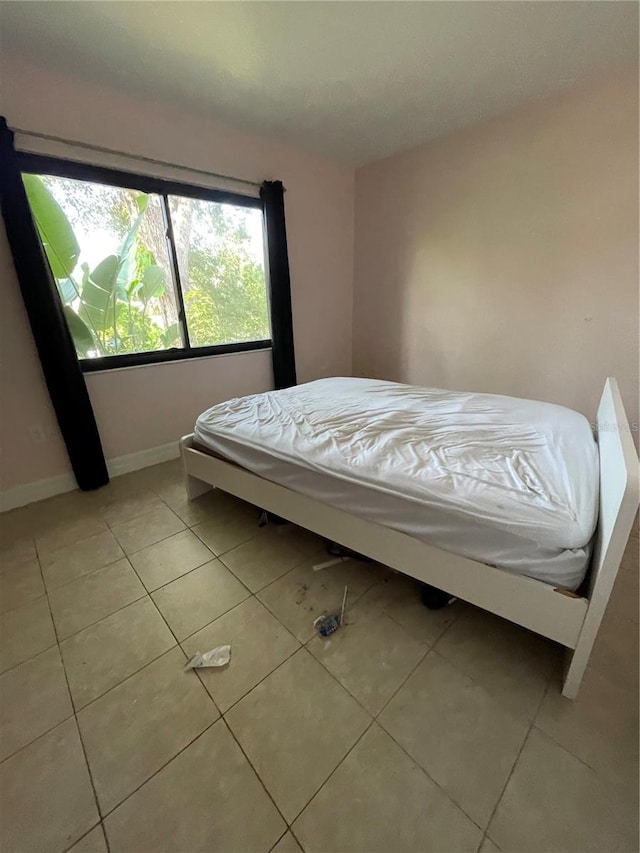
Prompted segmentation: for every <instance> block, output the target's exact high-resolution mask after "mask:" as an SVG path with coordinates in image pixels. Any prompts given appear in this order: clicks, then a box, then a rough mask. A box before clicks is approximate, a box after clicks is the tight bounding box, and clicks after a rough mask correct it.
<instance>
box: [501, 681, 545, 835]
mask: <svg viewBox="0 0 640 853" xmlns="http://www.w3.org/2000/svg"><path fill="white" fill-rule="evenodd" d="M552 678H553V676H552V675H549V678H548V679H547V684H546V686H545V689H544V690H543V692H542V696H541V697H540V701H539V702H538V705H537V707H536V711H535V713H534V714H533V716H532V717H531V722H530V723H529V727H528V729H527V733H526V734H525V736H524V739H523V741H522V744H521V746H520V749H519V750H518V754H517V755H516V757H515V759H514V762H513V764H512V766H511V770H510V771H509V775H508V776H507V779H506V781H505V783H504V785H503V787H502V790H501V791H500V794H499V796H498V799H497V800H496V804H495V806H494V807H493V810H492V811H491V814H490V815H489V820H488V821H487V826H486V828H485V831H484V837H485V838H486V837H487V836H488V834H489V827H490V826H491V822H492V821H493V819H494V817H495V815H496V812H497V811H498V807H499V806H500V803H501V802H502V798H503V797H504V794H505V791H506V790H507V788H508V786H509V782H510V781H511V777H512V776H513V774H514V772H515V769H516V767H517V765H518V762H519V761H520V756H521V755H522V753H523V751H524V748H525V746H526V744H527V741H528V740H529V737H530V735H531V731H532V730H533V727H534V723H535V719H536V717H537V716H538V714H539V712H540V708H542V704H543V702H544V700H545V697H546V695H547V693H548V692H549V687H550V686H551V680H552ZM489 840H490V841H493V839H492V838H491V836H489Z"/></svg>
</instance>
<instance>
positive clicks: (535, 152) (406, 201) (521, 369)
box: [354, 69, 640, 440]
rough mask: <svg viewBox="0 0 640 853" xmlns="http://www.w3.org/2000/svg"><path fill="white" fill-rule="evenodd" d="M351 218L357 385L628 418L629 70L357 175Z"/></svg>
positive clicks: (631, 379) (631, 259) (634, 302)
mask: <svg viewBox="0 0 640 853" xmlns="http://www.w3.org/2000/svg"><path fill="white" fill-rule="evenodd" d="M355 221H356V244H355V284H354V371H355V373H356V374H358V375H368V376H376V377H384V378H387V379H395V380H399V381H404V382H411V383H416V384H423V385H433V386H436V387H442V388H452V389H460V390H473V391H486V392H494V393H501V394H510V395H513V396H521V397H531V398H534V399H540V400H548V401H551V402H556V403H561V404H564V405H567V406H569V407H571V408H574V409H577V410H578V411H581V412H583V413H584V414H585V415H587V416H588V417H589V418H592V417H593V415H594V414H595V410H596V407H597V403H598V398H599V395H600V393H601V390H602V386H603V384H604V380H605V378H606V377H607V376H608V375H610V376H615V377H617V379H618V380H619V382H620V387H621V390H622V394H623V397H624V400H625V404H626V407H627V411H628V414H629V417H630V419H631V420H632V421H633V422H635V423H637V422H638V421H639V420H640V418H639V417H638V78H637V69H634V70H633V71H631V72H630V73H629V74H628V75H621V76H616V77H615V78H611V79H608V80H601V81H598V82H591V83H589V84H587V85H583V86H581V87H580V88H577V89H574V90H573V91H567V92H566V93H565V94H564V95H562V96H560V97H554V98H552V99H548V100H543V101H538V102H536V103H531V104H528V105H526V106H523V107H521V108H519V109H517V110H514V111H513V112H511V113H509V114H506V115H504V116H502V117H500V118H497V119H494V120H491V121H487V122H484V123H483V124H479V125H476V126H474V127H470V128H467V129H466V130H462V131H459V132H456V133H454V134H451V135H450V136H447V137H446V138H442V139H438V140H435V141H434V142H432V143H430V144H428V145H425V146H422V147H420V148H417V149H415V150H412V151H409V152H407V153H404V154H399V155H397V156H394V157H389V158H387V159H385V160H381V161H379V162H377V163H373V164H372V165H369V166H365V167H364V168H362V169H359V170H358V171H357V172H356V215H355ZM636 440H637V433H636Z"/></svg>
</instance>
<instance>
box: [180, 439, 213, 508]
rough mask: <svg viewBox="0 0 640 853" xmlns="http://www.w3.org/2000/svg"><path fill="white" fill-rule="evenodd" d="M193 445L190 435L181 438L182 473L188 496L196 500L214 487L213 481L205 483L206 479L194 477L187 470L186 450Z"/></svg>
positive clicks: (191, 499)
mask: <svg viewBox="0 0 640 853" xmlns="http://www.w3.org/2000/svg"><path fill="white" fill-rule="evenodd" d="M190 446H191V442H190V437H189V436H185V437H184V438H181V439H180V455H181V456H182V475H183V477H184V488H185V491H186V493H187V497H188V498H189V500H190V501H193V500H195V499H196V498H198V497H200V495H204V494H205V492H210V491H211V489H213V486H212V485H211V483H205V481H204V480H199V479H198V478H197V477H193V476H192V475H191V474H189V473H188V472H187V459H186V455H185V454H186V451H187V450H188V449H189V447H190Z"/></svg>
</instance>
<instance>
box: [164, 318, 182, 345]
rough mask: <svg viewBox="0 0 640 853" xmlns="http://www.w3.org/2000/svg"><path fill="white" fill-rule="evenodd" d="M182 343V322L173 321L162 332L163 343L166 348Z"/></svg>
mask: <svg viewBox="0 0 640 853" xmlns="http://www.w3.org/2000/svg"><path fill="white" fill-rule="evenodd" d="M179 343H180V324H179V323H172V324H171V325H170V326H169V328H168V329H166V330H165V331H164V332H163V333H162V345H163V346H164V347H165V348H167V349H168V348H169V347H171V346H175V345H176V344H179Z"/></svg>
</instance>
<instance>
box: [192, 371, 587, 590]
mask: <svg viewBox="0 0 640 853" xmlns="http://www.w3.org/2000/svg"><path fill="white" fill-rule="evenodd" d="M194 437H195V440H196V441H197V442H198V443H200V444H202V445H203V446H205V447H207V448H209V449H211V450H213V451H214V452H216V453H218V454H220V455H221V456H223V457H225V458H227V459H229V460H231V461H233V462H235V463H237V464H239V465H242V466H243V467H244V468H247V469H248V470H250V471H254V472H255V473H257V474H260V475H261V476H263V477H265V478H266V479H269V480H272V481H273V482H277V483H280V484H282V485H285V486H287V487H289V488H291V489H294V490H296V491H299V492H301V493H303V494H306V495H309V496H311V497H314V498H317V499H318V500H321V501H324V502H325V503H330V504H331V505H333V506H337V507H339V508H341V509H345V510H348V511H349V512H352V513H354V514H355V515H359V516H361V517H363V518H367V519H369V520H371V521H375V522H377V523H379V524H383V525H386V526H388V527H392V528H394V529H396V530H401V531H402V532H404V533H408V534H409V535H411V536H414V537H416V538H418V539H421V540H423V541H425V542H429V543H430V544H431V545H435V546H436V547H439V548H443V549H444V550H447V551H452V552H454V553H458V554H461V555H463V556H467V557H470V558H472V559H474V560H480V561H481V562H485V563H489V564H492V565H496V566H500V567H502V568H505V569H509V570H511V571H514V572H518V573H520V574H525V575H528V576H530V577H535V578H538V579H539V580H542V581H545V582H547V583H552V584H556V585H558V586H562V587H565V588H567V589H575V588H577V586H578V585H579V584H580V582H581V580H582V578H583V577H584V574H585V572H586V568H587V565H588V561H589V556H590V542H591V539H592V537H593V533H594V530H595V525H596V520H597V508H598V451H597V445H596V444H595V441H594V439H593V435H592V432H591V428H590V425H589V423H588V421H587V420H586V418H584V417H583V416H582V415H580V414H578V413H577V412H574V411H571V410H570V409H566V408H564V407H562V406H556V405H552V404H550V403H540V402H535V401H532V400H521V399H516V398H513V397H503V396H497V395H489V394H470V393H458V392H450V391H442V390H440V389H433V388H419V387H415V386H409V385H399V384H397V383H393V382H381V381H378V380H370V379H353V378H334V379H321V380H318V381H316V382H310V383H307V384H306V385H299V386H296V387H294V388H289V389H286V390H283V391H270V392H267V393H265V394H255V395H251V396H248V397H242V398H237V399H234V400H229V401H227V402H225V403H221V404H220V405H217V406H214V407H213V408H211V409H208V410H207V411H206V412H204V413H203V414H202V415H200V417H199V418H198V420H197V422H196V427H195V431H194Z"/></svg>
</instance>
